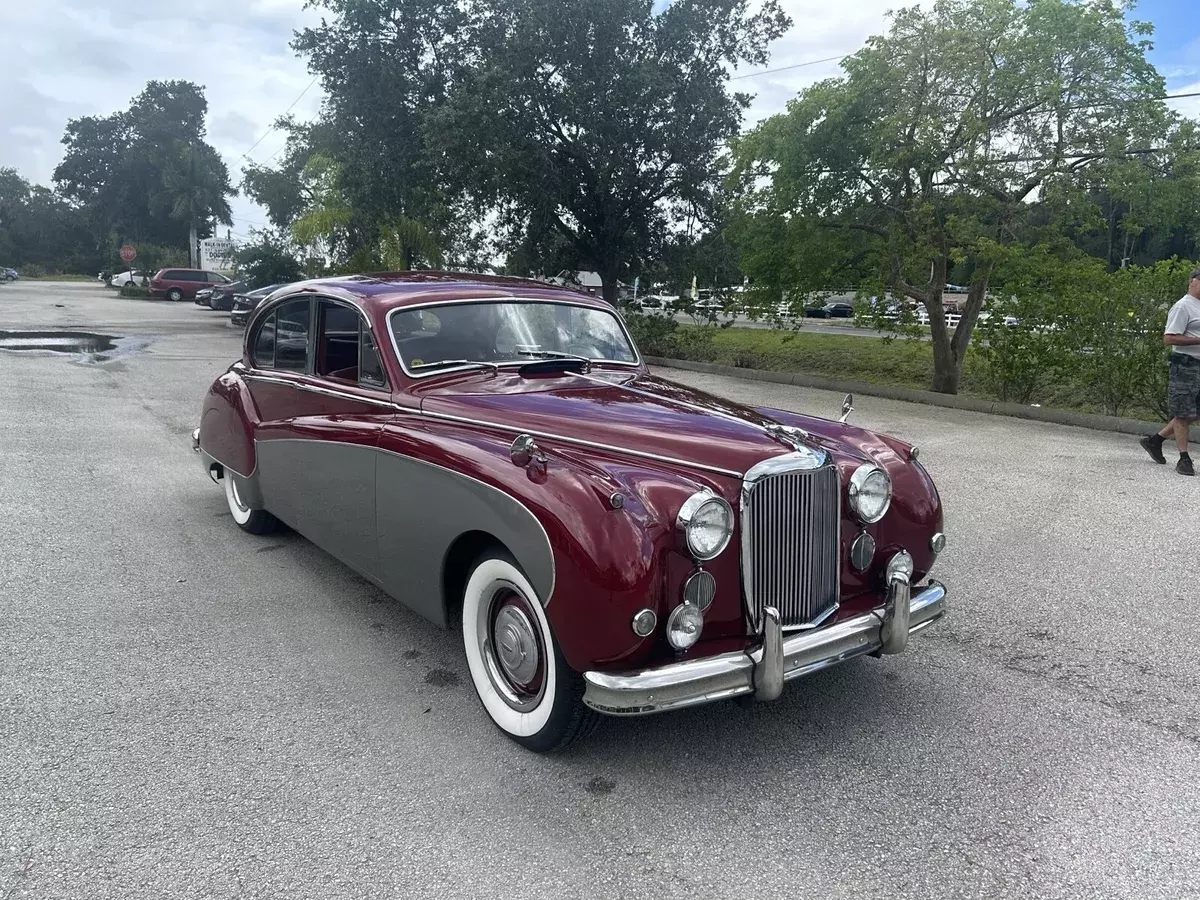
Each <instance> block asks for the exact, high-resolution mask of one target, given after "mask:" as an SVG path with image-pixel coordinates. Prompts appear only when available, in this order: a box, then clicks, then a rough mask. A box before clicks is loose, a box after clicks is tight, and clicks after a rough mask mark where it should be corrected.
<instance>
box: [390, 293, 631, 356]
mask: <svg viewBox="0 0 1200 900" xmlns="http://www.w3.org/2000/svg"><path fill="white" fill-rule="evenodd" d="M390 322H391V328H392V335H393V337H394V338H395V341H396V348H397V349H398V350H399V353H400V358H401V360H402V361H403V362H404V365H405V367H406V368H408V369H409V370H410V371H414V372H420V371H423V370H428V371H432V370H434V369H437V368H439V367H446V368H449V367H451V366H453V365H454V364H456V363H457V364H460V365H461V364H465V363H486V364H496V365H504V364H506V363H518V364H519V363H527V362H530V361H531V360H535V359H547V358H555V357H560V356H561V357H564V358H577V357H583V358H585V359H588V360H592V361H602V360H606V361H610V362H618V363H635V362H637V354H636V353H635V352H634V349H633V346H632V345H631V344H630V342H629V338H628V337H627V336H626V334H625V330H624V328H622V326H621V323H620V320H619V319H617V317H616V316H615V315H614V314H613V313H611V312H608V311H606V310H603V309H596V308H594V307H588V306H577V305H574V304H570V303H553V302H545V301H521V300H497V301H495V302H474V303H447V304H442V305H437V306H426V307H422V308H421V309H416V310H404V309H400V310H397V311H395V312H394V313H392V315H391V318H390Z"/></svg>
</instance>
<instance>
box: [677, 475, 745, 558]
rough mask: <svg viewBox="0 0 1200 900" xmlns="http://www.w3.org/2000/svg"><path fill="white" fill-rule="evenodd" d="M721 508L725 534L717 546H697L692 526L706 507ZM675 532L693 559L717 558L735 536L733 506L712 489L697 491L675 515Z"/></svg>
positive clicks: (681, 544)
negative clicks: (693, 538)
mask: <svg viewBox="0 0 1200 900" xmlns="http://www.w3.org/2000/svg"><path fill="white" fill-rule="evenodd" d="M710 507H712V508H719V509H720V510H721V511H722V513H723V515H724V517H725V534H724V537H723V538H722V539H721V541H720V542H719V543H718V544H717V545H716V547H715V548H712V547H710V548H707V549H703V548H697V547H696V545H695V544H694V543H693V541H692V526H693V525H695V524H696V522H697V520H698V519H699V517H700V514H701V512H702V511H704V510H705V509H706V508H710ZM675 532H676V534H677V535H678V536H679V542H680V546H682V547H683V548H684V549H685V550H686V551H687V553H688V554H690V555H691V557H692V559H694V560H696V561H697V562H708V561H709V560H710V559H716V558H717V557H718V556H720V555H721V554H722V553H724V552H725V548H726V547H728V546H729V541H730V540H731V539H732V538H733V507H732V506H730V505H729V503H728V502H727V501H726V500H725V498H724V497H718V496H717V495H716V494H714V493H713V492H712V491H697V492H696V493H694V494H692V496H690V497H688V498H687V500H685V501H684V502H683V506H681V507H680V508H679V515H677V516H676V517H675Z"/></svg>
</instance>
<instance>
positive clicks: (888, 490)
mask: <svg viewBox="0 0 1200 900" xmlns="http://www.w3.org/2000/svg"><path fill="white" fill-rule="evenodd" d="M891 503H892V477H891V476H890V475H888V473H887V472H886V471H884V470H883V469H881V468H879V466H877V465H875V464H874V463H863V464H862V465H861V466H859V467H858V468H857V469H855V470H854V474H853V475H851V476H850V508H851V509H852V510H854V514H855V515H856V516H858V517H859V519H861V520H862V521H863V522H865V523H866V524H868V525H870V524H871V523H872V522H878V521H879V520H880V519H882V518H883V516H884V514H885V513H886V512H887V511H888V507H889V506H890V505H891Z"/></svg>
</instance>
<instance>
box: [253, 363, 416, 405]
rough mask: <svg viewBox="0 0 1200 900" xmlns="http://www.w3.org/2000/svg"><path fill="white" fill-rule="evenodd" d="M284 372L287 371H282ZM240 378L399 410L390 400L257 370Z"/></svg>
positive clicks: (316, 376)
mask: <svg viewBox="0 0 1200 900" xmlns="http://www.w3.org/2000/svg"><path fill="white" fill-rule="evenodd" d="M284 371H285V372H286V371H288V370H286V369H285V370H284ZM242 377H243V378H245V379H246V380H247V381H263V382H266V383H268V384H281V385H285V386H287V387H293V388H295V389H296V390H298V391H307V392H309V393H310V394H324V395H325V396H328V397H337V398H338V399H341V400H353V401H356V402H358V403H367V404H370V405H371V406H383V407H387V408H388V409H400V407H398V406H396V404H395V403H393V402H392V401H391V400H380V399H379V398H377V397H362V396H359V395H358V394H352V393H350V392H349V391H339V390H337V389H336V388H327V387H324V386H323V385H316V384H306V383H304V382H302V381H296V380H294V379H293V378H285V377H283V376H282V375H274V374H272V375H263V374H260V371H259V370H257V369H252V370H250V371H248V372H243V373H242ZM304 377H306V378H319V377H320V376H319V375H307V374H306V375H305V376H304ZM363 390H372V388H367V387H364V388H363Z"/></svg>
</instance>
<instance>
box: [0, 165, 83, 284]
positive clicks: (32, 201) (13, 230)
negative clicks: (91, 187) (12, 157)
mask: <svg viewBox="0 0 1200 900" xmlns="http://www.w3.org/2000/svg"><path fill="white" fill-rule="evenodd" d="M87 224H88V223H87V221H86V219H85V218H84V216H83V214H82V213H81V212H80V211H79V210H78V209H75V208H74V207H72V206H71V205H70V204H69V203H67V201H65V200H64V199H63V198H62V197H61V196H59V195H58V194H56V193H54V192H53V191H51V190H50V189H49V188H46V187H43V186H41V185H31V184H30V183H29V182H28V181H26V180H25V179H24V178H22V177H21V175H20V173H18V172H17V170H16V169H10V168H0V262H3V264H4V265H11V266H17V267H22V266H24V267H28V266H38V267H41V268H43V269H46V270H48V271H52V272H88V273H92V274H94V273H95V272H96V271H97V270H98V269H99V268H101V267H102V266H103V259H102V256H101V254H100V253H98V252H96V251H95V248H94V246H93V243H92V239H91V235H90V234H89V232H88V227H87Z"/></svg>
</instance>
